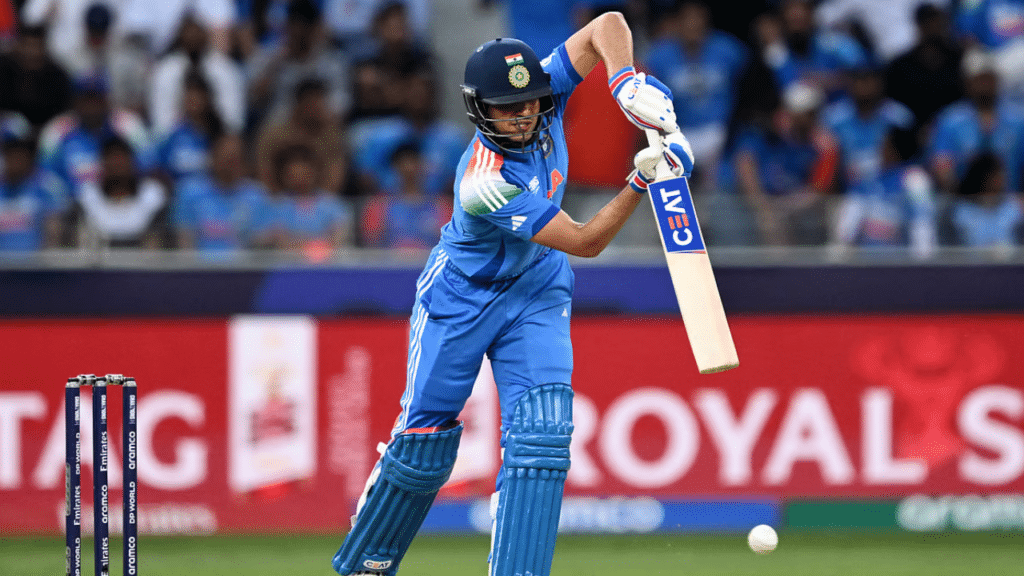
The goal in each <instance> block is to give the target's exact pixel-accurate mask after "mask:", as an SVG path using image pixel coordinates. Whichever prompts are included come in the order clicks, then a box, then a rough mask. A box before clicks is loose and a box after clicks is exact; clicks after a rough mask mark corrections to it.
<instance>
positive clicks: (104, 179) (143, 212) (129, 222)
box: [78, 137, 167, 248]
mask: <svg viewBox="0 0 1024 576" xmlns="http://www.w3.org/2000/svg"><path fill="white" fill-rule="evenodd" d="M78 201H79V204H80V205H81V208H82V223H81V227H80V229H79V234H80V245H81V246H82V247H85V248H101V247H121V248H158V247H160V242H161V233H162V230H161V225H162V222H161V216H162V211H163V208H164V205H165V204H166V202H167V194H166V192H165V190H164V188H163V186H162V185H161V184H160V182H159V181H157V180H155V179H153V178H141V177H140V175H139V169H138V166H136V163H135V153H134V150H133V149H132V147H131V145H130V144H128V142H126V141H124V140H123V139H121V138H117V137H112V138H109V139H107V140H106V141H104V143H103V149H102V156H101V169H100V177H99V180H98V181H97V182H85V183H83V184H82V188H81V190H80V191H79V192H78Z"/></svg>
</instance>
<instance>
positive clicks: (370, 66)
mask: <svg viewBox="0 0 1024 576" xmlns="http://www.w3.org/2000/svg"><path fill="white" fill-rule="evenodd" d="M404 98H405V94H404V92H403V85H402V82H401V81H400V80H399V77H398V75H396V74H394V73H393V72H391V71H390V70H385V69H384V67H383V66H381V65H380V64H379V63H378V62H376V61H374V60H364V61H362V62H357V63H356V64H355V65H354V66H353V67H352V107H351V108H350V109H349V112H348V117H347V119H346V122H347V123H348V124H349V125H350V126H352V127H354V126H356V125H357V124H358V123H360V122H362V121H364V120H368V119H375V118H381V117H384V116H394V115H396V114H398V113H399V111H400V109H401V106H402V100H403V99H404Z"/></svg>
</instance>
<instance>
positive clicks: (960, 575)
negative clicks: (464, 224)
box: [0, 531, 1024, 576]
mask: <svg viewBox="0 0 1024 576" xmlns="http://www.w3.org/2000/svg"><path fill="white" fill-rule="evenodd" d="M340 543H341V538H340V537H338V536H322V535H315V536H314V535H311V536H304V535H294V534H288V535H261V536H203V537H146V536H143V537H142V538H141V541H140V546H139V553H140V557H139V570H140V573H141V574H142V575H143V576H164V575H166V576H172V575H173V576H228V575H236V574H237V575H244V576H264V575H266V576H271V575H274V576H280V575H288V576H306V575H309V576H313V575H319V576H330V575H331V574H334V571H333V570H331V566H330V558H331V556H332V555H333V554H334V551H335V550H336V549H337V547H338V545H339V544H340ZM487 545H488V541H487V539H486V538H485V537H478V536H447V537H446V536H421V537H420V538H418V539H417V540H416V541H415V543H414V544H413V547H412V549H411V550H410V551H409V554H408V555H407V556H406V559H405V561H404V562H403V564H402V571H401V572H400V574H404V575H406V576H463V575H466V576H469V575H477V576H484V575H485V574H486V573H487V564H486V558H487ZM91 546H92V543H91V541H88V540H87V541H86V542H85V543H84V545H83V551H82V552H83V563H82V564H83V574H88V575H91V574H92V573H93V570H92V554H91V550H92V548H91ZM110 552H111V559H112V560H113V562H111V565H112V566H111V574H112V575H119V574H121V547H120V542H119V541H118V540H117V539H114V540H113V543H112V546H111V551H110ZM63 556H64V552H63V539H62V538H58V537H48V538H44V537H31V538H29V537H13V538H12V537H5V538H3V539H2V540H0V575H2V576H8V575H10V576H15V575H16V576H44V575H45V576H53V575H54V574H63V573H64V557H63ZM552 574H553V575H555V576H628V575H653V574H665V575H669V574H679V575H686V576H719V575H720V576H726V575H728V576H743V575H757V576H773V575H779V576H1020V575H1022V574H1024V534H1022V533H1004V534H991V533H990V534H933V535H915V534H906V533H896V532H840V533H812V532H793V531H783V532H782V533H781V534H780V544H779V548H778V549H777V550H776V551H775V552H774V553H772V554H770V555H768V556H758V555H755V554H754V553H752V552H751V551H750V550H749V549H748V548H747V544H746V539H745V538H744V536H742V535H716V536H665V535H659V536H636V535H629V536H563V537H561V538H560V539H559V544H558V550H557V552H556V554H555V562H554V567H553V569H552Z"/></svg>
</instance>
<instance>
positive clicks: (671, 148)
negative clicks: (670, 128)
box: [661, 132, 693, 177]
mask: <svg viewBox="0 0 1024 576" xmlns="http://www.w3.org/2000/svg"><path fill="white" fill-rule="evenodd" d="M661 142H662V146H663V148H662V153H663V154H664V156H665V160H666V161H667V162H668V164H669V166H671V167H672V173H673V174H675V175H676V176H683V177H689V176H690V173H691V172H693V148H691V147H690V141H689V140H687V139H686V136H684V135H683V133H682V132H672V133H670V134H667V135H665V136H664V137H662V139H661Z"/></svg>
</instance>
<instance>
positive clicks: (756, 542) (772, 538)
mask: <svg viewBox="0 0 1024 576" xmlns="http://www.w3.org/2000/svg"><path fill="white" fill-rule="evenodd" d="M747 544H749V545H750V549H751V550H753V551H754V552H756V553H757V554H767V553H769V552H771V551H772V550H775V547H776V546H778V545H779V535H778V534H776V533H775V529H774V528H772V527H771V526H769V525H767V524H761V525H759V526H754V528H753V529H751V530H750V534H747Z"/></svg>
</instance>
